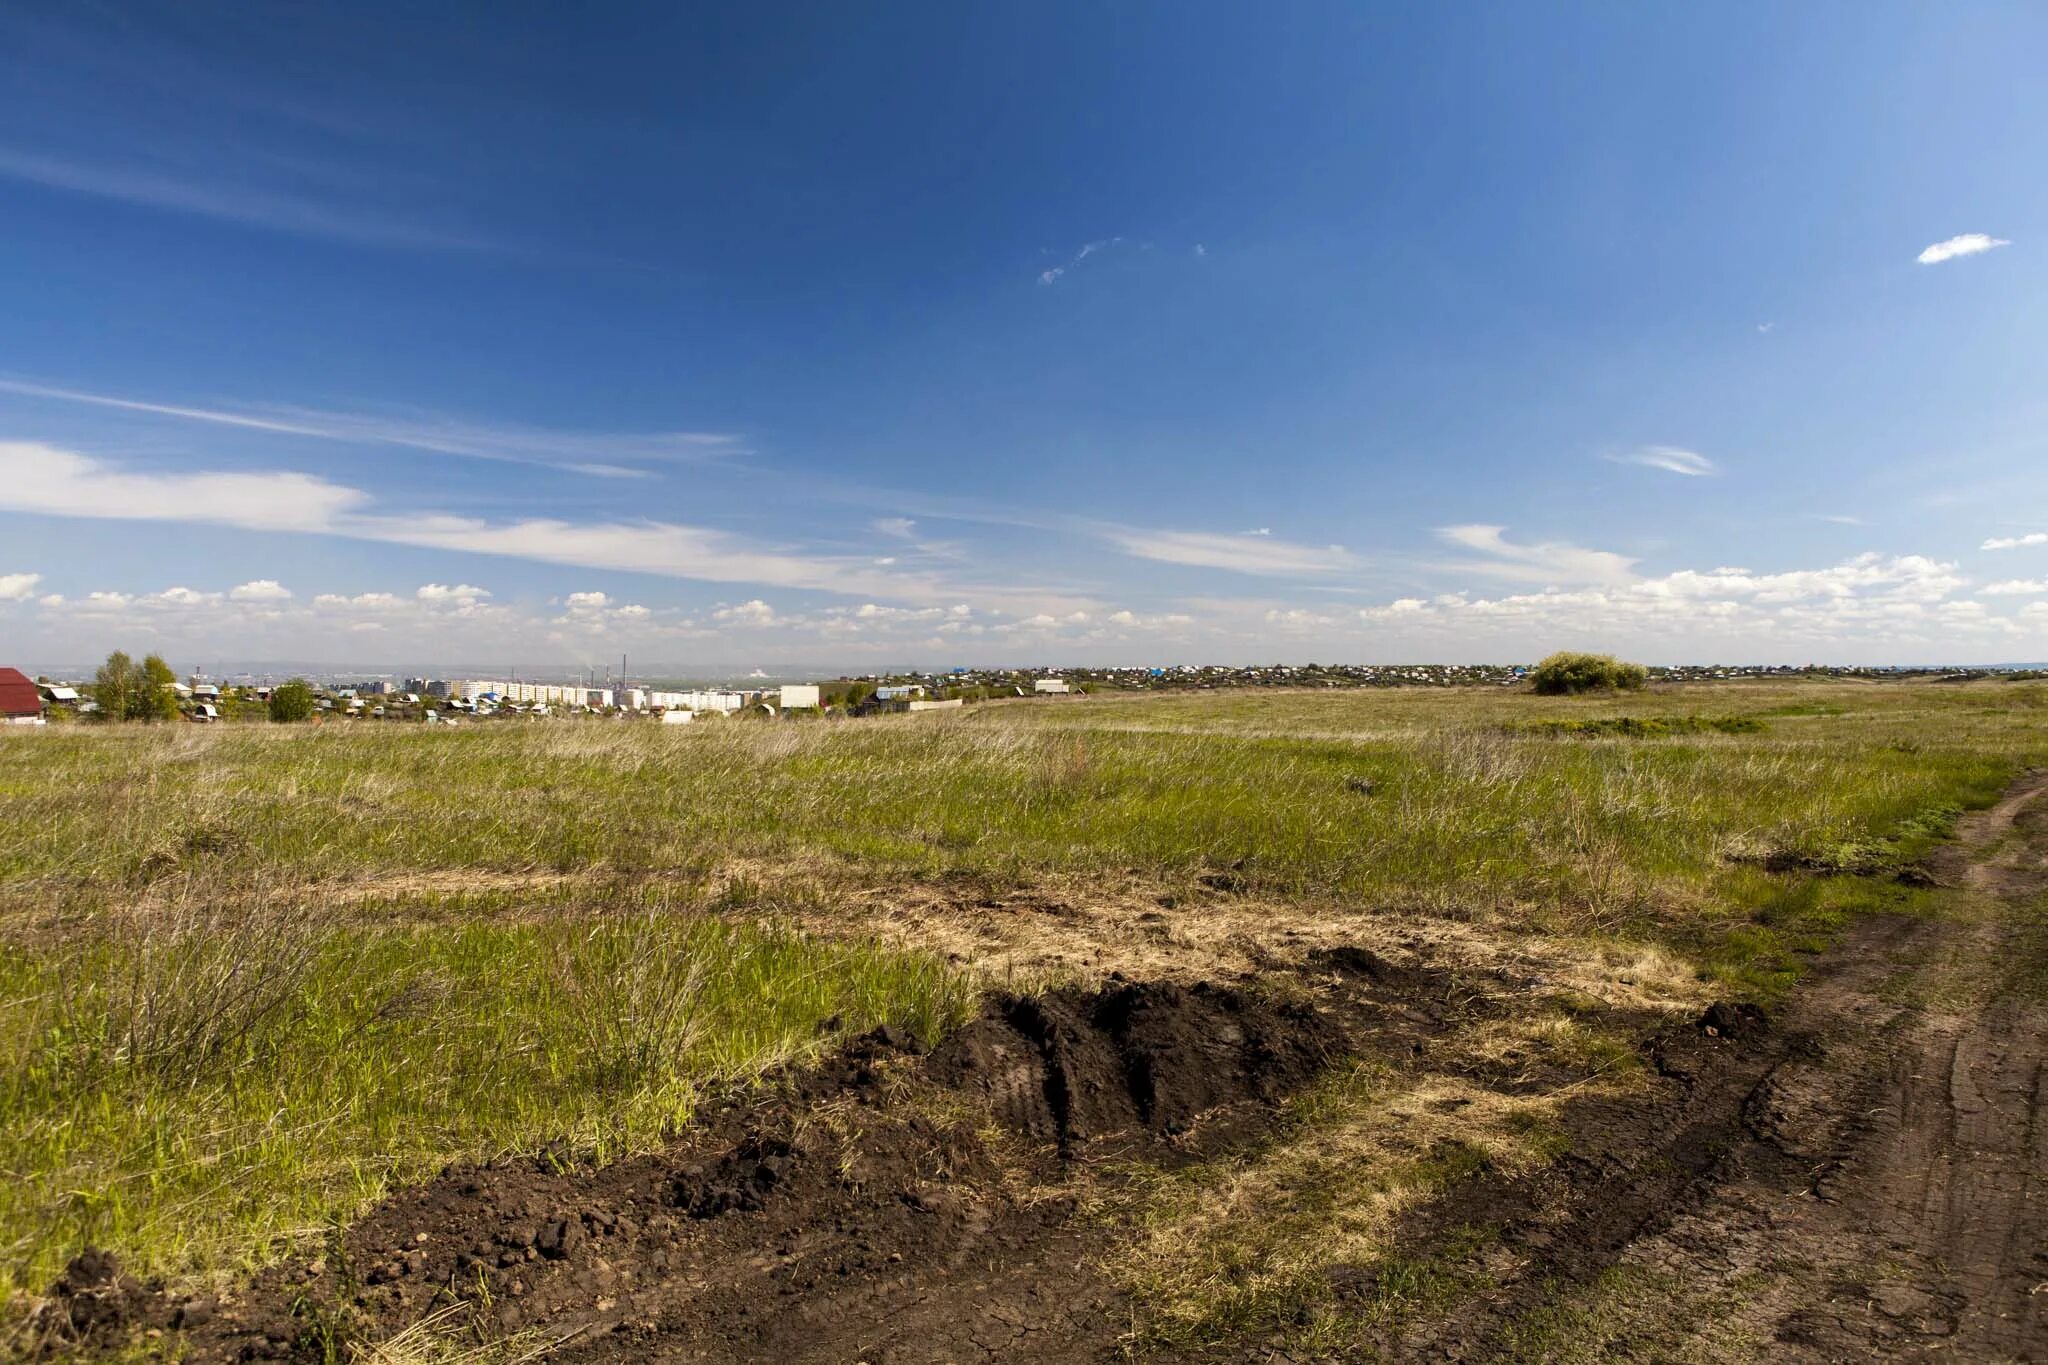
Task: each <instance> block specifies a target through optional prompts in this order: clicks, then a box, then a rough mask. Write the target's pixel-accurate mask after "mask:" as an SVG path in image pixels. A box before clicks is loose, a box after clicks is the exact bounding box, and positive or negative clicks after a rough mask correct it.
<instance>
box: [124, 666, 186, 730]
mask: <svg viewBox="0 0 2048 1365" xmlns="http://www.w3.org/2000/svg"><path fill="white" fill-rule="evenodd" d="M128 718H129V719H130V720H176V719H177V718H178V675H177V674H176V673H173V672H172V671H171V666H170V665H169V664H167V663H165V662H164V657H163V655H161V654H152V655H150V656H149V657H148V658H146V659H144V660H143V661H142V664H141V666H140V667H138V668H137V669H136V671H135V683H134V686H133V687H132V688H131V689H130V691H129V694H128Z"/></svg>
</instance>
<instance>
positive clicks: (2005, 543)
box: [1977, 531, 2048, 550]
mask: <svg viewBox="0 0 2048 1365" xmlns="http://www.w3.org/2000/svg"><path fill="white" fill-rule="evenodd" d="M2029 545H2048V531H2029V532H2028V533H2027V534H2026V535H2023V536H1993V537H1992V538H1991V539H1989V540H1987V541H1985V542H1984V543H1983V544H1982V545H1979V546H1978V547H1977V548H1978V549H1980V550H2019V549H2024V548H2025V547H2027V546H2029Z"/></svg>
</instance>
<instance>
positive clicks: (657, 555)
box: [0, 441, 1081, 608]
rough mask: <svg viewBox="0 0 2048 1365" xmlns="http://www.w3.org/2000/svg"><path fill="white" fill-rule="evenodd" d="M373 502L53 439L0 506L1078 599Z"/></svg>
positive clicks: (17, 474) (703, 534)
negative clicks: (144, 463) (111, 460)
mask: <svg viewBox="0 0 2048 1365" xmlns="http://www.w3.org/2000/svg"><path fill="white" fill-rule="evenodd" d="M371 503H372V499H371V497H370V495H369V494H368V493H366V492H363V491H362V490H361V489H356V488H349V487H346V486H343V485H340V484H335V483H330V482H328V481H327V480H326V479H323V478H320V477H318V476H316V475H311V474H299V473H290V472H282V471H271V472H258V473H221V472H196V473H171V474H139V473H131V472H128V471H125V470H121V469H118V468H116V467H114V466H112V465H109V464H107V463H105V462H103V461H100V460H96V459H93V458H90V457H88V456H85V455H80V454H77V453H76V452H73V451H68V450H62V449H59V448H57V447H54V446H48V445H41V444H37V443H33V442H21V441H13V442H0V511H13V512H31V513H39V514H43V515H50V516H70V517H98V518H117V519H130V520H157V521H187V522H203V523H211V524H215V525H225V526H236V527H242V528H246V529H250V530H261V531H298V532H313V533H318V534H324V535H335V536H346V537H349V538H352V539H356V540H367V541H378V542H382V543H386V544H396V545H413V546H419V547H422V548H426V549H436V550H455V551H462V552H466V553H471V554H486V555H503V556H506V557H509V558H515V559H526V560H533V561H536V562H539V563H545V564H563V565H569V566H573V567H576V568H584V569H617V570H625V571H628V572H635V573H646V574H655V575H659V576H662V577H666V578H683V579H695V580H698V581H702V582H711V583H749V584H761V585H764V586H768V587H782V588H803V589H811V590H818V591H824V592H832V593H840V594H845V595H847V596H855V595H858V596H879V597H895V598H899V599H907V600H922V601H935V600H936V601H948V600H952V599H955V598H958V597H960V596H962V595H965V596H967V597H968V598H969V599H970V600H974V601H977V602H978V603H980V604H982V605H987V606H990V607H1020V608H1021V607H1026V606H1031V607H1036V606H1047V605H1052V604H1059V605H1068V604H1072V603H1075V602H1077V601H1078V600H1081V599H1076V598H1075V597H1073V596H1072V595H1071V594H1063V593H1058V592H1043V591H1039V590H1037V589H1034V588H1031V587H1029V586H1019V585H1017V584H1015V583H1009V582H1004V583H995V584H982V583H958V582H953V581H950V580H948V579H946V578H942V577H940V576H938V575H936V574H934V573H929V572H918V571H907V572H906V571H901V570H898V571H890V569H889V568H888V567H887V566H878V565H875V564H874V563H873V562H872V561H871V559H869V558H868V557H866V556H849V555H837V554H815V553H805V552H802V551H793V550H788V549H784V548H782V547H779V546H766V545H761V544H758V543H756V542H754V541H751V540H749V539H747V538H745V537H743V536H738V535H734V534H731V533H729V532H724V531H717V530H712V529H709V528H705V527H699V526H682V525H676V524H673V523H667V522H657V521H645V522H583V523H577V522H567V521H558V520H554V519H549V518H533V519H529V520H525V521H514V522H488V521H484V520H482V519H481V518H476V517H463V516H449V515H442V514H436V513H384V512H378V511H373V510H372V507H371ZM925 548H927V549H929V548H930V547H925Z"/></svg>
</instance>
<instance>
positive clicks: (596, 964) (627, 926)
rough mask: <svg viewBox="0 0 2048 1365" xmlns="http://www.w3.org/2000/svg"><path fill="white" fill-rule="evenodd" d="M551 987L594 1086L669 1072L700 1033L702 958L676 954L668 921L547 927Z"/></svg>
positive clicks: (706, 965) (705, 970)
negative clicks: (550, 952)
mask: <svg viewBox="0 0 2048 1365" xmlns="http://www.w3.org/2000/svg"><path fill="white" fill-rule="evenodd" d="M548 937H549V938H550V939H551V944H550V946H551V947H552V949H553V954H552V957H551V960H550V963H549V966H550V969H551V973H550V974H551V982H550V984H551V985H552V986H553V988H554V991H555V995H556V1001H557V1004H558V1007H559V1008H560V1010H561V1018H562V1022H563V1024H564V1026H565V1027H566V1028H567V1029H568V1030H569V1031H570V1033H571V1035H572V1037H573V1039H574V1046H573V1051H574V1055H576V1056H577V1057H578V1058H580V1059H581V1060H582V1062H583V1065H584V1066H585V1067H586V1068H588V1069H589V1071H590V1073H591V1079H592V1080H593V1081H594V1082H595V1083H596V1084H597V1085H599V1086H600V1087H607V1086H615V1085H621V1084H628V1085H630V1084H636V1083H639V1082H641V1081H643V1080H645V1079H647V1078H648V1077H650V1076H653V1075H655V1074H656V1073H658V1072H661V1071H663V1070H665V1069H668V1068H671V1067H674V1066H675V1065H676V1064H677V1062H678V1061H680V1059H681V1058H682V1057H683V1056H684V1055H685V1054H686V1053H688V1052H689V1051H690V1049H691V1048H692V1047H693V1046H694V1045H695V1044H696V1043H697V1041H698V1039H699V1038H700V1037H701V1035H702V1032H703V1025H702V1022H701V1020H700V1017H699V1005H700V1003H701V1001H702V998H703V995H704V987H705V983H706V980H707V978H708V976H709V969H710V962H709V959H708V958H707V957H706V956H705V955H703V954H701V953H698V954H690V953H679V952H678V951H677V949H678V947H679V946H681V945H680V944H679V942H678V940H679V938H680V937H681V936H680V935H679V934H678V932H677V925H676V923H675V921H673V920H672V919H669V918H667V917H663V916H660V915H640V916H635V917H633V918H631V919H628V920H625V921H623V922H619V921H599V922H597V923H595V924H564V925H552V926H549V934H548Z"/></svg>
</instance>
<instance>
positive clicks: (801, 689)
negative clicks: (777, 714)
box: [782, 683, 818, 711]
mask: <svg viewBox="0 0 2048 1365" xmlns="http://www.w3.org/2000/svg"><path fill="white" fill-rule="evenodd" d="M817 705H818V685H817V684H816V683H785V684H783V687H782V709H783V710H785V711H796V710H802V709H804V708H806V707H809V708H812V709H815V708H816V707H817Z"/></svg>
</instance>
